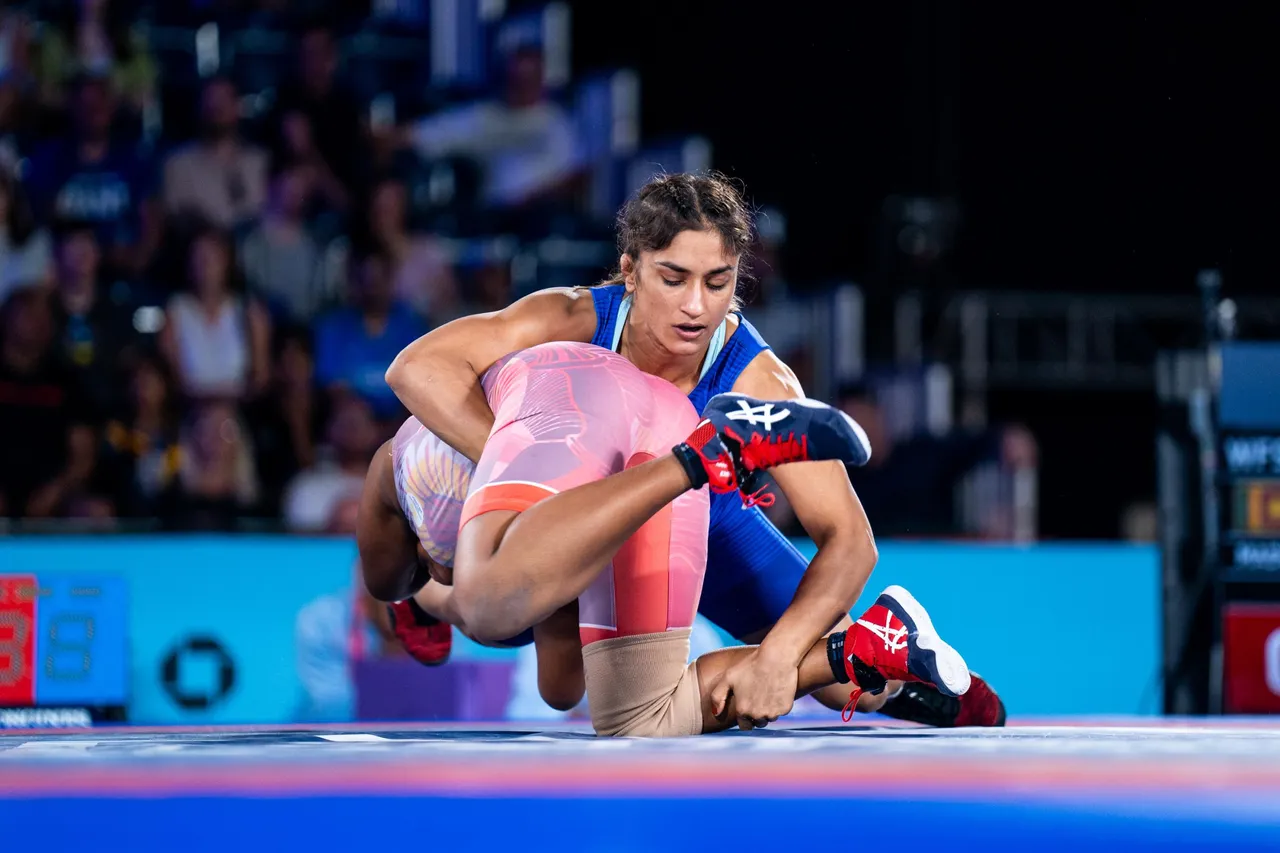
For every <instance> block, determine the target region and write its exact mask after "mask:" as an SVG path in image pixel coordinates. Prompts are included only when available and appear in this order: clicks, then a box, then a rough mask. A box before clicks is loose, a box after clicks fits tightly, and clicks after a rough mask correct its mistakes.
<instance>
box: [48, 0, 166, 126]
mask: <svg viewBox="0 0 1280 853" xmlns="http://www.w3.org/2000/svg"><path fill="white" fill-rule="evenodd" d="M132 17H133V16H132V14H131V11H130V10H129V9H128V8H127V7H126V6H125V5H124V4H122V3H119V2H115V3H112V2H110V0H74V2H69V3H64V4H63V5H62V10H61V14H59V15H57V16H56V17H54V18H53V19H52V20H50V21H49V25H47V26H46V27H45V28H44V29H43V30H42V32H41V36H40V40H39V43H38V45H37V49H38V52H39V67H38V69H37V72H36V73H37V76H38V78H39V83H40V97H41V100H42V101H43V102H44V103H45V105H46V106H48V107H50V108H52V109H59V108H61V107H62V105H63V102H64V98H65V95H66V86H67V84H68V83H69V82H70V81H71V80H72V79H73V78H74V77H75V76H76V75H77V74H83V73H89V74H94V75H102V76H109V77H110V79H111V82H112V83H113V84H114V86H115V89H116V91H117V92H119V93H120V95H121V96H122V97H123V98H124V99H125V103H126V105H127V106H128V108H129V109H131V110H132V111H133V112H136V113H140V112H142V110H143V109H144V108H145V107H146V106H147V104H149V103H151V102H152V101H153V100H154V99H155V87H156V77H157V69H156V63H155V61H154V60H153V59H152V57H151V54H150V52H149V49H148V46H147V41H146V38H145V37H144V35H143V33H142V30H141V29H139V28H138V27H136V26H134V24H133V20H132Z"/></svg>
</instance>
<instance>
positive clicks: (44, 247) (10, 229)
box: [0, 170, 52, 301]
mask: <svg viewBox="0 0 1280 853" xmlns="http://www.w3.org/2000/svg"><path fill="white" fill-rule="evenodd" d="M51 254H52V253H51V251H50V247H49V232H48V231H46V230H44V229H43V228H38V227H36V222H35V219H34V218H33V217H32V215H31V209H30V206H29V205H28V204H27V202H26V198H25V195H24V193H23V191H22V186H21V185H20V184H18V183H17V182H16V181H14V179H13V177H12V176H11V175H9V174H8V173H6V172H4V171H3V170H0V301H3V300H4V297H5V296H6V295H8V294H9V292H10V291H13V290H18V289H20V288H23V287H30V286H33V285H34V286H44V285H47V284H48V283H49V279H50V271H51V268H52V264H51V263H50V256H51Z"/></svg>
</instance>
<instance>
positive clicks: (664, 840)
mask: <svg viewBox="0 0 1280 853" xmlns="http://www.w3.org/2000/svg"><path fill="white" fill-rule="evenodd" d="M0 826H2V827H3V830H2V834H0V838H3V841H4V844H3V849H4V850H6V851H7V850H14V851H54V850H78V851H84V850H91V851H92V850H122V851H143V850H165V851H168V850H173V851H184V853H185V851H202V850H209V851H223V853H225V851H227V850H234V851H236V853H240V852H241V851H248V850H273V851H293V850H307V851H315V850H337V849H342V850H347V851H350V850H365V849H381V850H385V849H398V848H407V849H412V850H424V851H426V850H442V851H450V853H454V852H455V851H456V852H457V853H461V851H473V850H474V851H488V850H497V849H503V850H508V849H509V850H516V851H527V850H542V849H547V850H557V851H569V850H585V851H602V852H603V851H610V853H613V851H663V853H666V851H677V850H696V851H699V853H706V851H709V850H719V849H725V848H727V849H729V850H742V851H743V852H744V853H755V851H771V850H783V851H785V850H794V849H796V848H797V847H799V846H804V845H806V844H810V843H811V844H813V845H816V846H819V847H828V846H830V845H832V844H835V845H836V848H837V849H840V848H843V847H848V848H851V849H855V850H856V849H858V848H860V847H863V846H864V845H876V846H877V847H878V846H880V845H884V844H888V845H889V849H890V850H898V849H901V846H902V845H909V846H910V848H911V849H923V850H932V849H934V846H935V845H937V846H938V847H940V848H946V849H980V850H984V851H990V850H1027V849H1033V845H1034V849H1035V850H1036V851H1037V853H1039V851H1044V850H1073V851H1079V850H1080V849H1081V848H1082V847H1084V848H1085V849H1094V850H1111V849H1124V850H1126V851H1132V850H1165V849H1178V850H1187V849H1206V850H1208V849H1214V850H1232V851H1243V850H1277V849H1280V722H1277V721H1275V720H1269V721H1268V720H1241V719H1231V720H1221V719H1215V720H1209V721H1206V720H1197V721H1190V720H1150V719H1146V720H1137V719H1135V720H1106V721H1097V722H1089V723H1087V724H1081V723H1078V722H1073V723H1068V724H1062V723H1061V722H1059V723H1056V724H1055V723H1054V722H1053V721H1044V723H1043V724H1041V723H1039V722H1035V723H1024V724H1022V725H1017V726H1010V727H1009V728H1006V729H963V730H933V729H922V728H915V727H906V726H899V725H870V726H868V725H862V726H856V725H852V726H835V727H824V728H799V727H778V728H772V727H771V728H769V729H766V730H764V731H758V732H752V733H742V732H728V733H725V734H723V735H714V736H705V737H700V738H690V739H682V740H669V741H635V740H598V739H596V738H594V737H592V736H590V734H589V733H587V732H584V731H583V730H582V729H573V728H561V729H551V730H535V729H532V728H530V729H519V728H510V727H507V728H500V729H492V730H484V731H480V730H476V729H475V728H474V727H471V728H468V727H462V726H422V727H407V726H405V725H404V724H399V725H396V726H387V727H381V726H371V725H360V726H341V727H325V728H306V729H301V728H297V729H295V728H290V729H257V728H230V729H182V730H177V729H154V730H146V729H114V730H113V729H95V730H87V731H77V732H75V733H51V732H49V731H42V732H14V733H6V734H3V735H0ZM899 839H900V841H899Z"/></svg>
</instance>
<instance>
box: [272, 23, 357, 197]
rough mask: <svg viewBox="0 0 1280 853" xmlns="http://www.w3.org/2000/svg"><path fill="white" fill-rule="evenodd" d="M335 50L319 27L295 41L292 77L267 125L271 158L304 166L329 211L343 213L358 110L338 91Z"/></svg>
mask: <svg viewBox="0 0 1280 853" xmlns="http://www.w3.org/2000/svg"><path fill="white" fill-rule="evenodd" d="M337 71H338V46H337V42H336V41H335V39H334V34H333V31H332V30H330V29H329V28H328V27H326V26H323V25H314V26H311V27H309V28H308V29H306V30H305V31H304V32H303V33H302V35H301V37H300V39H299V54H298V77H297V79H296V80H294V81H291V82H289V83H287V84H286V85H284V86H282V87H281V89H280V93H279V97H278V98H277V100H276V105H275V108H274V110H273V116H272V121H271V125H272V127H273V128H274V129H275V132H276V134H277V139H276V147H277V156H278V157H281V158H282V159H283V160H284V161H285V162H289V163H297V164H302V165H305V166H308V167H309V168H311V169H312V170H313V171H314V172H315V176H314V177H315V180H316V184H317V186H318V188H319V190H320V193H321V195H322V196H323V197H324V198H325V200H326V201H327V202H328V204H329V206H331V207H333V208H335V209H337V210H344V209H346V206H347V200H348V199H349V197H350V193H351V190H352V187H353V186H354V185H355V176H356V174H357V172H358V170H359V163H360V162H361V151H362V147H363V145H362V143H363V138H362V128H363V126H364V120H363V116H362V115H361V111H360V105H359V103H358V102H357V100H356V99H355V97H354V96H352V95H351V94H350V93H349V92H347V91H346V90H345V89H342V88H340V87H339V86H338V83H337Z"/></svg>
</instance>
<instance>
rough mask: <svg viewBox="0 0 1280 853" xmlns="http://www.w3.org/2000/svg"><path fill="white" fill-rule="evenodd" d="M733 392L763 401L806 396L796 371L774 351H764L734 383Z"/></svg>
mask: <svg viewBox="0 0 1280 853" xmlns="http://www.w3.org/2000/svg"><path fill="white" fill-rule="evenodd" d="M733 390H734V391H737V392H739V393H741V394H749V395H750V396H752V397H756V398H759V399H762V400H789V399H793V398H796V397H803V396H804V395H805V394H804V388H803V387H802V386H801V385H800V380H799V379H797V378H796V374H795V371H793V370H792V369H791V368H790V367H788V366H787V363H786V362H784V361H783V360H782V359H780V358H778V356H777V355H776V354H775V353H774V352H773V350H764V351H762V352H761V353H760V354H759V355H758V356H756V357H755V358H753V359H752V360H751V363H750V364H748V365H747V367H746V369H745V370H743V371H742V374H741V375H740V376H739V377H738V381H737V382H735V383H733Z"/></svg>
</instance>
